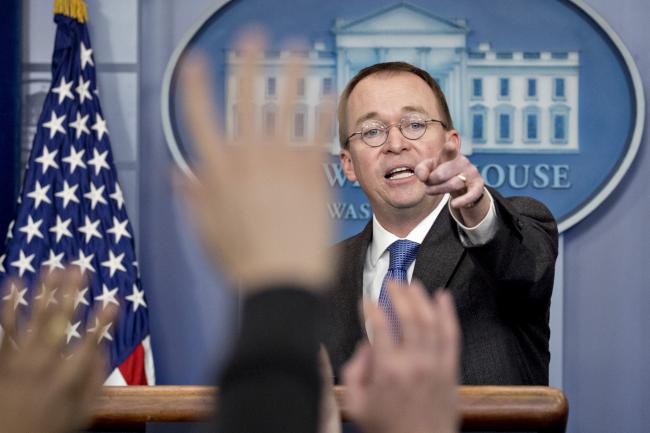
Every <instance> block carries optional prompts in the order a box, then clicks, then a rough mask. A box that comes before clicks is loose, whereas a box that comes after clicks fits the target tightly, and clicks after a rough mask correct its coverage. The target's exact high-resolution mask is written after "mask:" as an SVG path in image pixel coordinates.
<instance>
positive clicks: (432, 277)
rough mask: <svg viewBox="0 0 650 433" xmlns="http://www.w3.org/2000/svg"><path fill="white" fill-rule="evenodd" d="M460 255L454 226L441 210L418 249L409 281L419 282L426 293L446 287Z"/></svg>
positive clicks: (451, 220)
mask: <svg viewBox="0 0 650 433" xmlns="http://www.w3.org/2000/svg"><path fill="white" fill-rule="evenodd" d="M464 252H465V249H464V247H463V245H462V244H461V243H460V240H459V239H458V230H457V227H456V224H455V223H454V221H453V218H452V217H451V215H450V214H449V208H448V207H447V206H445V208H444V209H443V210H442V212H440V215H438V218H436V221H435V222H434V224H433V226H432V227H431V230H429V233H427V235H426V237H425V238H424V240H423V241H422V245H420V249H419V250H418V255H417V257H416V258H415V269H414V270H413V277H414V278H417V279H419V280H420V281H422V282H423V283H424V284H425V286H426V289H427V291H429V292H430V293H432V292H433V291H434V290H435V289H437V288H438V287H446V286H448V284H449V280H450V279H451V277H452V275H453V273H454V271H455V270H456V266H457V265H458V262H459V261H460V259H461V258H462V257H463V254H464Z"/></svg>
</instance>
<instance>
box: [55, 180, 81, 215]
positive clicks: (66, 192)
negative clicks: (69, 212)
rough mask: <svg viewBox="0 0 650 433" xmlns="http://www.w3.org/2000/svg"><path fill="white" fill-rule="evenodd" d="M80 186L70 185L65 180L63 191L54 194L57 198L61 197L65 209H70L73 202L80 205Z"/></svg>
mask: <svg viewBox="0 0 650 433" xmlns="http://www.w3.org/2000/svg"><path fill="white" fill-rule="evenodd" d="M78 187H79V185H76V184H75V185H72V186H70V185H68V181H67V180H64V181H63V189H62V190H61V191H59V192H57V193H56V194H54V195H55V196H57V197H60V198H61V200H63V209H65V208H66V207H68V203H70V202H71V201H73V202H75V203H79V199H78V198H77V188H78Z"/></svg>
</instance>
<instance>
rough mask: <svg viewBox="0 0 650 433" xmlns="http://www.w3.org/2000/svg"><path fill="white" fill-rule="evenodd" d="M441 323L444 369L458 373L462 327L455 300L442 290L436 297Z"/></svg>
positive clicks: (440, 346) (440, 342)
mask: <svg viewBox="0 0 650 433" xmlns="http://www.w3.org/2000/svg"><path fill="white" fill-rule="evenodd" d="M436 302H437V305H438V308H437V311H438V314H439V323H440V340H439V350H440V353H441V358H442V359H441V361H442V365H443V368H446V369H448V370H451V371H456V372H457V371H458V368H459V367H458V365H459V358H460V339H461V332H460V325H459V323H458V316H457V314H456V307H455V305H454V301H453V298H452V296H451V294H450V293H449V292H448V291H443V290H440V291H439V292H438V294H437V296H436Z"/></svg>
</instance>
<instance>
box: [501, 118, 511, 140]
mask: <svg viewBox="0 0 650 433" xmlns="http://www.w3.org/2000/svg"><path fill="white" fill-rule="evenodd" d="M509 139H510V115H509V114H506V113H502V114H499V140H509Z"/></svg>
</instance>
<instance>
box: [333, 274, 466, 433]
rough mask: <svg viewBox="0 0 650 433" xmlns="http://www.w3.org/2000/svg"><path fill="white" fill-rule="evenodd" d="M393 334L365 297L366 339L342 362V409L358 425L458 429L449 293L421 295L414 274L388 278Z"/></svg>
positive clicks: (380, 432)
mask: <svg viewBox="0 0 650 433" xmlns="http://www.w3.org/2000/svg"><path fill="white" fill-rule="evenodd" d="M389 293H390V297H391V300H392V302H393V306H394V309H395V312H396V314H397V316H398V318H399V323H400V331H401V337H400V338H399V340H396V339H395V338H394V337H393V335H392V333H391V330H390V326H389V324H388V321H387V319H386V316H385V314H384V313H383V311H382V310H381V309H380V308H379V307H378V306H376V305H375V304H374V303H368V304H367V305H365V307H364V308H365V311H366V313H367V315H368V319H369V320H370V324H371V329H372V336H373V343H372V344H369V343H367V342H365V343H363V344H362V345H361V346H359V348H358V349H357V351H356V352H355V354H354V355H353V357H352V358H351V359H350V361H348V363H347V364H346V365H345V367H344V369H343V384H344V385H345V386H346V394H345V400H344V409H345V410H346V411H347V412H348V414H349V416H350V418H351V419H352V420H353V421H354V422H355V423H356V424H357V425H358V426H359V427H360V428H361V429H362V430H363V431H364V433H396V432H409V433H452V432H453V433H456V432H457V431H458V402H457V399H458V396H457V385H458V369H459V339H460V337H459V334H460V331H459V326H458V320H457V318H456V313H455V309H454V306H453V301H452V299H451V296H450V295H449V293H447V292H443V291H438V292H437V293H436V294H435V295H434V296H433V298H432V299H431V298H429V296H428V295H427V293H426V291H425V290H424V287H423V286H422V284H421V283H420V282H415V281H414V282H413V283H412V284H410V285H408V286H407V285H403V286H400V285H399V284H398V283H395V282H393V283H391V285H390V287H389Z"/></svg>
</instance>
